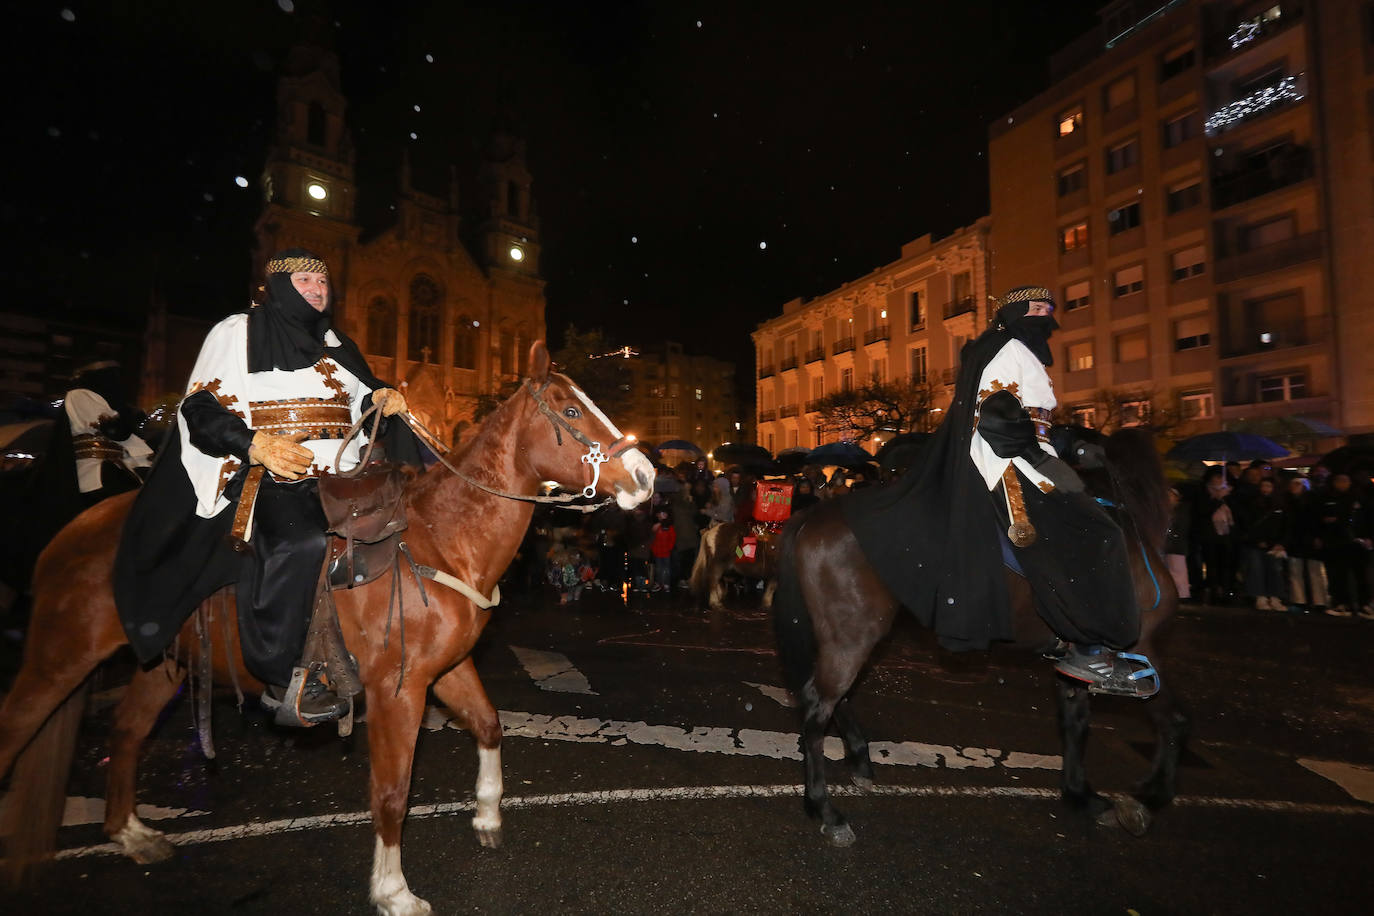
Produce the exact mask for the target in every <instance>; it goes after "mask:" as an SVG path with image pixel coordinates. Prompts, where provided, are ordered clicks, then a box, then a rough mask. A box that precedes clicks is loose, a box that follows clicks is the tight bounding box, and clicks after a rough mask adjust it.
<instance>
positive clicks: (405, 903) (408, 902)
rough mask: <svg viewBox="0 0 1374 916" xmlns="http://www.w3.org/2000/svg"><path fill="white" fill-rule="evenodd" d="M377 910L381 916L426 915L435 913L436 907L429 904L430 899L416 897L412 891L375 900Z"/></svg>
mask: <svg viewBox="0 0 1374 916" xmlns="http://www.w3.org/2000/svg"><path fill="white" fill-rule="evenodd" d="M372 902H373V903H374V904H375V905H376V907H377V912H378V913H379V914H381V916H426V914H427V913H433V912H434V908H433V907H431V906H430V905H429V901H428V900H424V899H423V898H420V897H416V896H415V895H414V894H412V893H411V892H410V891H406V892H405V893H402V894H396V895H395V896H393V897H392V898H390V899H389V900H373V901H372Z"/></svg>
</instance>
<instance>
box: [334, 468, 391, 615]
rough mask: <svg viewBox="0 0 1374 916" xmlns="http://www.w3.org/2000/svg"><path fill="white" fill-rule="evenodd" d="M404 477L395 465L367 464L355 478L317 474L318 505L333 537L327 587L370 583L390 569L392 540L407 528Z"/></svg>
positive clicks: (347, 586) (349, 586)
mask: <svg viewBox="0 0 1374 916" xmlns="http://www.w3.org/2000/svg"><path fill="white" fill-rule="evenodd" d="M405 482H406V474H405V472H404V471H402V470H401V468H399V467H397V466H396V465H394V464H385V463H378V464H370V465H368V466H367V467H366V468H365V469H364V470H363V471H362V473H360V474H358V475H357V476H354V477H341V476H338V475H335V474H321V475H320V483H319V492H320V505H321V506H322V507H323V508H324V517H325V520H326V521H327V522H328V531H329V533H330V534H333V535H335V538H334V540H333V541H332V542H331V544H330V560H329V563H328V567H327V570H328V581H329V586H330V588H354V587H356V586H359V585H363V584H364V583H367V582H371V581H372V580H373V579H375V578H377V577H378V576H380V575H381V574H382V572H383V571H385V569H386V568H387V567H388V566H389V565H390V564H391V561H392V559H393V558H394V556H395V553H396V544H395V542H396V539H397V537H398V536H399V534H400V533H401V532H402V531H404V530H405V529H406V525H407V524H408V523H407V521H406V513H405V499H404V497H405Z"/></svg>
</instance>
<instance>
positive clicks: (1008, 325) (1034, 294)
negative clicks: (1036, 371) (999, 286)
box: [995, 286, 1059, 366]
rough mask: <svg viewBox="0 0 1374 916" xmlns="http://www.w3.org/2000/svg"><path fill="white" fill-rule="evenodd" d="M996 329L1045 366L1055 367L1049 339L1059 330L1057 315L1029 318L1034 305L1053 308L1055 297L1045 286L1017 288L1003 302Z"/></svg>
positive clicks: (1002, 299)
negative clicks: (1024, 348)
mask: <svg viewBox="0 0 1374 916" xmlns="http://www.w3.org/2000/svg"><path fill="white" fill-rule="evenodd" d="M1000 301H1001V303H1002V307H1001V308H999V309H998V310H997V318H996V322H995V325H996V327H997V328H999V329H1005V330H1006V332H1007V334H1009V335H1010V336H1012V337H1015V338H1016V339H1017V340H1019V341H1021V342H1022V343H1023V344H1025V345H1026V346H1027V347H1028V348H1030V351H1031V352H1032V353H1034V354H1035V356H1036V358H1037V359H1039V360H1040V362H1042V363H1044V364H1045V365H1046V366H1053V365H1054V355H1053V354H1052V353H1051V352H1050V335H1051V334H1053V333H1054V332H1055V331H1056V330H1058V328H1059V322H1057V321H1055V320H1054V315H1052V314H1051V315H1027V314H1026V312H1027V311H1029V310H1030V304H1031V303H1032V302H1048V303H1049V304H1050V306H1051V307H1053V306H1054V295H1053V294H1052V293H1051V292H1050V291H1049V290H1047V289H1045V288H1044V287H1043V286H1018V287H1016V288H1015V289H1013V290H1010V291H1009V292H1008V293H1007V294H1006V295H1005V296H1003V297H1002V298H1001V300H1000Z"/></svg>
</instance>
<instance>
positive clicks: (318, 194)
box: [305, 181, 329, 200]
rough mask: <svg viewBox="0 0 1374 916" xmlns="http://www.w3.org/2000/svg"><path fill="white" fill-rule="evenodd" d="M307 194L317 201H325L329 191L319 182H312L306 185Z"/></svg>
mask: <svg viewBox="0 0 1374 916" xmlns="http://www.w3.org/2000/svg"><path fill="white" fill-rule="evenodd" d="M305 193H307V194H309V195H310V196H311V197H312V198H314V199H315V200H324V199H325V198H327V197H328V196H329V190H328V189H327V188H325V186H324V185H322V184H320V183H319V182H318V181H312V182H310V184H308V185H306V186H305Z"/></svg>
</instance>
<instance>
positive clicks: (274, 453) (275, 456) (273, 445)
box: [248, 431, 315, 480]
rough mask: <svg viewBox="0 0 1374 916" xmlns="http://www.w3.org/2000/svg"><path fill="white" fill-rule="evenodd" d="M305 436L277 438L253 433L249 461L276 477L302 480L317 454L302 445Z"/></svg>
mask: <svg viewBox="0 0 1374 916" xmlns="http://www.w3.org/2000/svg"><path fill="white" fill-rule="evenodd" d="M305 436H306V434H305V433H295V434H294V435H290V436H276V435H273V434H272V433H267V432H261V431H259V432H256V433H253V444H252V445H251V446H249V447H248V460H249V461H250V462H251V463H253V464H260V465H262V466H263V467H265V468H267V470H269V471H271V472H272V474H273V475H274V476H276V477H282V478H285V479H286V480H300V479H301V478H302V477H304V476H305V474H306V472H307V471H309V470H310V463H311V462H312V461H314V460H315V453H314V452H312V451H310V449H308V448H306V447H305V446H303V445H301V444H300V442H301V440H302V439H304V438H305Z"/></svg>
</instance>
